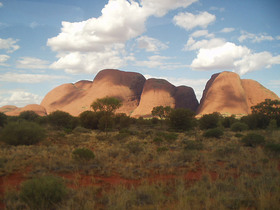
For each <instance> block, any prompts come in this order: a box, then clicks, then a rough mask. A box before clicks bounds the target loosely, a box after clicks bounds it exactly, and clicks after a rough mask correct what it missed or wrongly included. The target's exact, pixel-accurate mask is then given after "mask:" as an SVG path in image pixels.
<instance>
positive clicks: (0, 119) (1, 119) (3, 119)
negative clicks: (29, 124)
mask: <svg viewBox="0 0 280 210" xmlns="http://www.w3.org/2000/svg"><path fill="white" fill-rule="evenodd" d="M6 123H7V115H5V114H4V113H2V112H0V127H3V126H4V125H5V124H6Z"/></svg>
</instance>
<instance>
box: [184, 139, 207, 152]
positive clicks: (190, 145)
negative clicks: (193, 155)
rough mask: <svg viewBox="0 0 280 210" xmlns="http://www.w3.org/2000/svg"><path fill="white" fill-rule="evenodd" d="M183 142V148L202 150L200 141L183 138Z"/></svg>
mask: <svg viewBox="0 0 280 210" xmlns="http://www.w3.org/2000/svg"><path fill="white" fill-rule="evenodd" d="M183 143H184V144H185V147H184V150H202V149H203V144H202V142H200V141H191V140H184V141H183Z"/></svg>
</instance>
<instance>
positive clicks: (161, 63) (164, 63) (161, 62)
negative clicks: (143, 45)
mask: <svg viewBox="0 0 280 210" xmlns="http://www.w3.org/2000/svg"><path fill="white" fill-rule="evenodd" d="M170 59H171V58H170V57H166V56H160V55H154V56H150V57H149V58H148V60H146V61H136V62H135V65H136V66H144V67H148V68H159V69H166V70H172V69H178V68H186V67H188V65H182V64H180V63H175V62H168V60H170Z"/></svg>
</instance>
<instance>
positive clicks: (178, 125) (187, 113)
mask: <svg viewBox="0 0 280 210" xmlns="http://www.w3.org/2000/svg"><path fill="white" fill-rule="evenodd" d="M194 116H195V114H194V112H192V111H191V110H189V109H182V108H179V109H173V110H171V112H170V114H169V123H170V127H171V128H173V129H175V130H182V131H185V130H190V129H191V128H193V127H194V125H195V118H194Z"/></svg>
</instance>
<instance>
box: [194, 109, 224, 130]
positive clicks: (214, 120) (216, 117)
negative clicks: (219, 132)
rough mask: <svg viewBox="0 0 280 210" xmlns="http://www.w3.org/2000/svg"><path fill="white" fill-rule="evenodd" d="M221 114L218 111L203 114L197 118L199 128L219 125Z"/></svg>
mask: <svg viewBox="0 0 280 210" xmlns="http://www.w3.org/2000/svg"><path fill="white" fill-rule="evenodd" d="M220 118H221V115H220V114H219V113H218V112H214V113H212V114H205V115H203V116H202V117H201V118H200V119H199V126H200V128H201V129H211V128H216V127H218V125H219V121H220Z"/></svg>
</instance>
